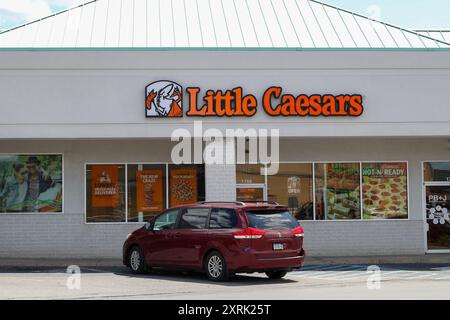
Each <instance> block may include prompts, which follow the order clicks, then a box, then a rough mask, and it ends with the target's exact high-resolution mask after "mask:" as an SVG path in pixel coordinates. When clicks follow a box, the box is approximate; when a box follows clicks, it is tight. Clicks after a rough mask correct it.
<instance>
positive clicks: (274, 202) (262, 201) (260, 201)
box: [245, 200, 280, 206]
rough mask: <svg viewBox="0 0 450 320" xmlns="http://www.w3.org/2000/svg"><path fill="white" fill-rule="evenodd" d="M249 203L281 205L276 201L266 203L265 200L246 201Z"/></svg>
mask: <svg viewBox="0 0 450 320" xmlns="http://www.w3.org/2000/svg"><path fill="white" fill-rule="evenodd" d="M245 202H247V203H267V204H273V205H276V206H279V205H280V204H279V203H278V202H276V201H267V200H266V201H264V200H249V201H245Z"/></svg>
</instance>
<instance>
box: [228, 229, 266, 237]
mask: <svg viewBox="0 0 450 320" xmlns="http://www.w3.org/2000/svg"><path fill="white" fill-rule="evenodd" d="M265 233H266V231H264V230H260V229H255V228H247V229H244V230H243V231H240V232H235V233H233V237H234V238H235V239H260V238H262V236H263V235H264V234H265Z"/></svg>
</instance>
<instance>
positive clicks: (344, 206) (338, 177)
mask: <svg viewBox="0 0 450 320" xmlns="http://www.w3.org/2000/svg"><path fill="white" fill-rule="evenodd" d="M324 170H325V172H324V177H323V182H322V183H323V185H324V187H325V188H324V189H323V190H322V192H323V194H322V196H323V198H324V201H323V206H324V208H323V210H324V213H325V219H326V220H339V219H361V207H360V193H359V184H360V181H359V179H360V178H359V177H360V174H359V164H358V163H327V164H326V165H325V168H324ZM319 176H320V175H319ZM322 183H319V186H320V185H321V184H322Z"/></svg>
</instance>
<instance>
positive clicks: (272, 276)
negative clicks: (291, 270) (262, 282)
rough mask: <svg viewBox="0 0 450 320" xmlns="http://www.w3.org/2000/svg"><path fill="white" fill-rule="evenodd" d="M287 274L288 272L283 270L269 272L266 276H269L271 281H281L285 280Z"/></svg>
mask: <svg viewBox="0 0 450 320" xmlns="http://www.w3.org/2000/svg"><path fill="white" fill-rule="evenodd" d="M286 274H287V271H283V270H276V271H268V272H266V275H267V276H268V277H269V278H270V279H281V278H283V277H284V276H285V275H286Z"/></svg>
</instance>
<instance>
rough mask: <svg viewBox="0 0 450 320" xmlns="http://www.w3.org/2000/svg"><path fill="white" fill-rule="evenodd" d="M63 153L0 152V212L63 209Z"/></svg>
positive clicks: (53, 210) (38, 211) (56, 210)
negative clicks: (3, 153)
mask: <svg viewBox="0 0 450 320" xmlns="http://www.w3.org/2000/svg"><path fill="white" fill-rule="evenodd" d="M62 199H63V174H62V155H57V154H56V155H51V154H32V155H25V154H21V155H16V154H7V155H0V213H40V212H62V201H63V200H62Z"/></svg>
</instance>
